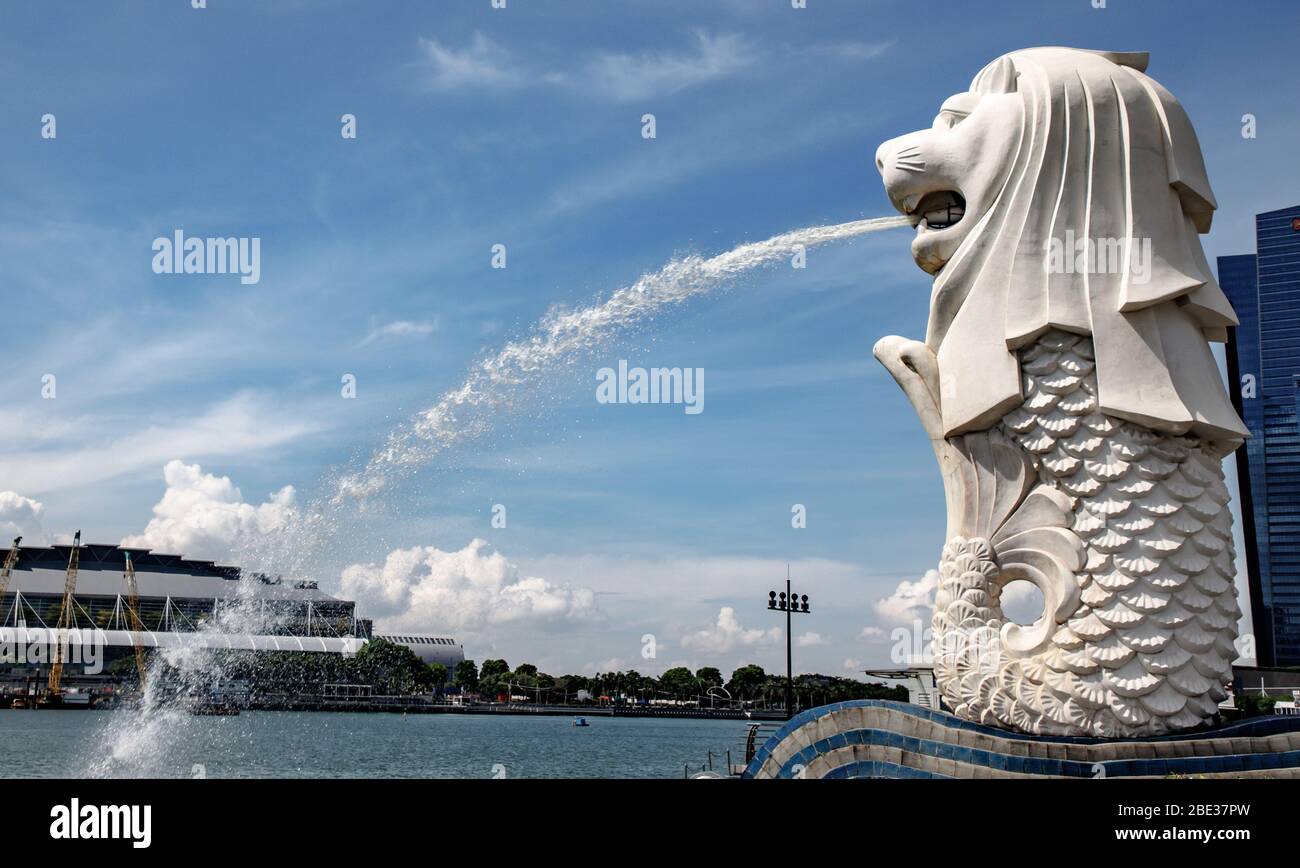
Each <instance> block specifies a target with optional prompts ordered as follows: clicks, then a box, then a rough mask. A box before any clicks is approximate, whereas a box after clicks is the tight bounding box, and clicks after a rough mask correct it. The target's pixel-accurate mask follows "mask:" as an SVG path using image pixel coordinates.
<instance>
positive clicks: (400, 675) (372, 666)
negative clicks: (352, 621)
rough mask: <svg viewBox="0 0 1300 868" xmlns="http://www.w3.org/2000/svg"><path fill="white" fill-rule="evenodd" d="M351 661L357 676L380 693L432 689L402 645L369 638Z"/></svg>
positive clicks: (425, 669)
mask: <svg viewBox="0 0 1300 868" xmlns="http://www.w3.org/2000/svg"><path fill="white" fill-rule="evenodd" d="M306 656H317V655H306ZM352 661H353V664H354V666H355V667H356V669H357V671H358V672H359V674H361V675H362V676H363V677H364V678H366V680H368V681H369V682H370V683H371V684H373V685H375V686H376V687H378V688H380V689H381V690H382V691H384V692H388V693H394V694H402V693H419V692H421V691H423V690H428V689H430V688H431V687H432V686H433V681H432V675H431V673H430V671H429V667H428V666H426V665H424V661H423V660H421V659H420V656H419V655H418V654H416V653H415V652H414V651H412V650H411V649H410V648H408V647H406V646H405V645H397V644H395V643H393V642H388V641H386V640H384V639H372V640H371V641H369V642H367V643H366V644H365V645H362V646H361V650H360V651H358V652H357V653H356V656H355V657H353V658H352Z"/></svg>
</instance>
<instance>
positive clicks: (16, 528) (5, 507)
mask: <svg viewBox="0 0 1300 868" xmlns="http://www.w3.org/2000/svg"><path fill="white" fill-rule="evenodd" d="M44 514H45V507H44V506H43V505H42V504H41V503H40V502H39V501H36V500H32V499H31V498H30V497H23V496H22V495H21V494H19V493H18V492H16V491H0V548H3V547H7V546H8V543H9V540H10V539H12V538H13V537H15V536H21V537H24V538H25V539H26V541H27V544H28V545H39V544H40V543H43V542H45V528H44V527H42V525H41V522H42V517H43V516H44Z"/></svg>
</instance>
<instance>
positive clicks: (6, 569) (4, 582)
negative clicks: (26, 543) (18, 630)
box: [0, 536, 23, 626]
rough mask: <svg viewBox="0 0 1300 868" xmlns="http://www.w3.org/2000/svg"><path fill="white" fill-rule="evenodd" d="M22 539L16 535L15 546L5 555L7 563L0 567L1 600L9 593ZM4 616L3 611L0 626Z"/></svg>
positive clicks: (2, 623) (16, 619)
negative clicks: (10, 578)
mask: <svg viewBox="0 0 1300 868" xmlns="http://www.w3.org/2000/svg"><path fill="white" fill-rule="evenodd" d="M22 541H23V538H22V537H20V536H16V537H14V546H13V548H11V549H9V554H7V555H5V565H4V566H3V567H0V600H3V599H4V598H5V594H7V593H9V577H10V576H12V575H13V573H14V567H16V566H17V565H18V546H19V544H20V543H22ZM2 616H3V613H0V626H3V625H4V620H3V619H2ZM17 622H18V618H17V616H16V615H15V616H14V624H15V626H16V625H17Z"/></svg>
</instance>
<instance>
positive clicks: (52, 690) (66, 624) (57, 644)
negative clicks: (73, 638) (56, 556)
mask: <svg viewBox="0 0 1300 868" xmlns="http://www.w3.org/2000/svg"><path fill="white" fill-rule="evenodd" d="M80 560H81V531H77V533H76V535H75V536H73V537H72V554H71V555H69V556H68V572H67V574H66V575H65V576H64V578H63V605H62V606H60V607H59V625H58V626H57V627H55V628H54V641H53V643H52V644H53V646H54V653H53V654H52V655H51V658H52V659H51V665H50V681H49V690H48V692H47V697H48V698H49V699H50V700H52V701H53V702H56V703H57V702H58V701H59V699H60V697H61V696H62V695H63V694H62V688H61V686H60V682H61V681H62V680H63V644H64V643H63V631H65V630H68V629H71V627H72V608H73V606H75V605H76V601H75V600H73V594H75V593H76V592H77V564H78V562H79V561H80Z"/></svg>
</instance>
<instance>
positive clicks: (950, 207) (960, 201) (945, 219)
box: [908, 190, 966, 229]
mask: <svg viewBox="0 0 1300 868" xmlns="http://www.w3.org/2000/svg"><path fill="white" fill-rule="evenodd" d="M908 216H910V217H911V218H912V219H913V220H915V221H917V225H924V227H925V228H926V229H947V228H948V227H949V226H954V225H956V224H957V223H960V222H961V218H963V217H965V216H966V199H965V198H964V197H963V196H962V195H961V194H960V193H958V192H957V191H956V190H940V191H939V192H937V193H928V194H926V195H925V196H924V197H922V199H921V201H920V202H917V203H916V207H915V208H913V209H912V211H911V213H910V214H909V215H908Z"/></svg>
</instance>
